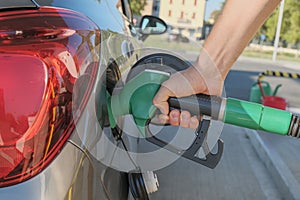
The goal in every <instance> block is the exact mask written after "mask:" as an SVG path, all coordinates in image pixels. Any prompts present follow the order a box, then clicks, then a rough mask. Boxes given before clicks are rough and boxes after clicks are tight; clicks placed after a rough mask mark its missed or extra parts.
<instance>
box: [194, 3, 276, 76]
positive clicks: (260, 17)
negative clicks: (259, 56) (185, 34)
mask: <svg viewBox="0 0 300 200" xmlns="http://www.w3.org/2000/svg"><path fill="white" fill-rule="evenodd" d="M279 3H280V0H227V3H226V5H225V7H224V9H223V11H222V13H221V15H220V16H219V18H218V20H217V22H216V24H215V26H214V28H213V30H212V31H211V33H210V35H209V37H208V38H207V40H206V42H205V44H204V47H203V51H205V54H206V55H207V56H209V59H210V60H211V61H212V62H213V63H214V64H215V66H216V67H217V68H218V69H219V70H220V72H221V75H222V77H223V78H225V77H226V75H227V73H228V71H229V69H230V67H231V66H232V65H233V63H234V62H235V61H236V59H237V58H238V56H239V55H240V54H241V52H242V51H243V49H244V48H245V47H246V45H247V44H248V43H249V41H250V40H251V39H252V37H253V36H254V34H255V33H256V31H257V29H258V28H259V27H260V26H261V25H262V24H263V22H264V21H265V20H266V18H267V17H268V16H269V15H270V14H271V13H272V12H273V10H274V9H275V8H276V7H277V5H278V4H279ZM204 57H206V56H204ZM204 57H203V58H201V54H200V58H199V59H198V62H199V66H201V62H207V61H204V60H205V59H208V58H204ZM202 59H203V60H202Z"/></svg>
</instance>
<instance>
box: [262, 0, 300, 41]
mask: <svg viewBox="0 0 300 200" xmlns="http://www.w3.org/2000/svg"><path fill="white" fill-rule="evenodd" d="M278 15H279V8H277V9H276V11H275V12H274V13H273V14H272V15H271V16H270V18H269V19H268V20H267V21H266V22H265V24H264V25H263V26H262V28H261V30H260V31H259V33H261V32H263V31H264V32H265V33H266V36H267V38H268V40H270V41H273V40H274V38H275V34H276V27H277V20H278ZM299 33H300V1H299V0H285V5H284V13H283V20H282V26H281V32H280V39H281V41H286V42H287V43H289V44H290V45H295V44H296V43H298V42H300V34H299Z"/></svg>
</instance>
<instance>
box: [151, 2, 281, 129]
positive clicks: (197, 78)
mask: <svg viewBox="0 0 300 200" xmlns="http://www.w3.org/2000/svg"><path fill="white" fill-rule="evenodd" d="M279 3H280V0H244V1H241V0H227V2H226V5H225V7H224V9H223V11H222V13H221V15H220V16H219V18H218V20H217V22H216V23H215V25H214V28H213V29H212V31H211V33H210V35H209V36H208V38H207V39H206V41H205V43H204V46H203V48H202V50H201V52H200V55H199V56H198V58H197V60H196V61H195V63H194V64H193V66H191V67H190V68H188V69H186V70H184V71H182V72H178V73H176V74H174V75H172V76H171V77H170V79H169V80H167V81H166V82H164V83H163V84H162V87H161V88H160V89H159V91H158V93H157V94H156V96H155V97H154V99H153V104H154V105H155V106H157V107H158V108H159V109H160V111H161V112H162V115H161V116H160V119H161V121H162V122H165V121H169V122H170V124H172V125H180V126H182V127H190V128H194V129H195V128H196V127H197V126H198V119H197V117H195V116H194V117H191V115H190V113H189V112H187V111H182V112H179V111H178V110H173V111H171V112H169V105H168V103H167V100H168V99H169V97H172V96H176V97H183V96H189V95H192V94H198V93H204V94H210V95H220V94H221V92H222V88H223V84H224V80H225V78H226V76H227V74H228V72H229V70H230V68H231V66H232V65H233V63H234V62H235V61H236V59H237V58H238V57H239V55H240V54H241V52H242V51H243V49H244V48H245V47H246V45H247V44H248V43H249V41H250V40H251V38H252V37H253V36H254V34H255V33H256V31H257V30H258V28H259V27H260V26H261V25H262V24H263V22H264V21H265V20H266V19H267V17H268V16H269V15H270V14H271V13H272V12H273V10H274V9H275V8H276V7H277V5H278V4H279Z"/></svg>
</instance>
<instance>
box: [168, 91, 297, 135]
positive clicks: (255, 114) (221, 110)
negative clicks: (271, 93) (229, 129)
mask: <svg viewBox="0 0 300 200" xmlns="http://www.w3.org/2000/svg"><path fill="white" fill-rule="evenodd" d="M168 103H169V105H170V109H181V110H187V111H189V112H190V113H191V114H192V115H199V113H200V114H201V115H207V116H211V117H212V119H215V120H220V121H223V122H224V123H227V124H232V125H236V126H240V127H245V128H250V129H254V130H263V131H267V132H271V133H275V134H280V135H289V136H293V137H297V138H300V118H299V116H297V115H295V114H292V113H291V112H288V111H286V110H280V109H276V108H271V107H267V106H264V105H261V104H258V103H253V102H248V101H243V100H238V99H234V98H223V97H218V96H209V95H204V94H198V95H193V96H190V97H183V98H174V97H171V98H170V99H169V100H168Z"/></svg>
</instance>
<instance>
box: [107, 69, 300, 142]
mask: <svg viewBox="0 0 300 200" xmlns="http://www.w3.org/2000/svg"><path fill="white" fill-rule="evenodd" d="M168 78H169V75H168V74H167V73H164V72H160V71H155V70H145V71H143V72H141V73H140V74H138V75H137V76H136V77H134V78H133V79H131V80H130V81H129V82H127V83H126V84H125V85H124V87H123V88H122V90H121V92H120V93H118V94H115V95H112V96H110V95H109V97H108V102H109V103H108V112H109V120H110V124H111V126H112V127H114V126H116V118H117V117H118V116H122V115H126V114H131V115H132V117H133V119H134V121H135V123H136V125H137V127H138V128H139V130H140V132H141V133H142V135H143V136H145V131H146V126H147V124H148V122H149V120H151V119H152V118H153V115H154V113H155V112H156V110H157V109H156V107H155V106H154V105H153V104H152V99H153V97H154V96H155V94H156V93H157V91H158V89H159V87H160V85H161V83H163V82H164V81H166V80H167V79H168ZM168 102H169V105H170V108H171V109H172V108H174V109H181V110H188V111H189V112H191V114H193V115H207V116H211V117H212V119H215V120H220V121H223V122H224V123H228V124H232V125H236V126H240V127H245V128H250V129H255V130H263V131H267V132H271V133H276V134H281V135H290V136H294V137H298V138H299V137H300V119H299V117H298V116H296V115H294V114H292V113H290V112H288V111H285V110H279V109H275V108H270V107H266V106H264V105H261V104H258V103H253V102H248V101H242V100H238V99H233V98H222V97H218V96H208V95H203V94H198V95H193V96H190V97H184V98H173V97H172V98H170V99H169V101H168Z"/></svg>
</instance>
